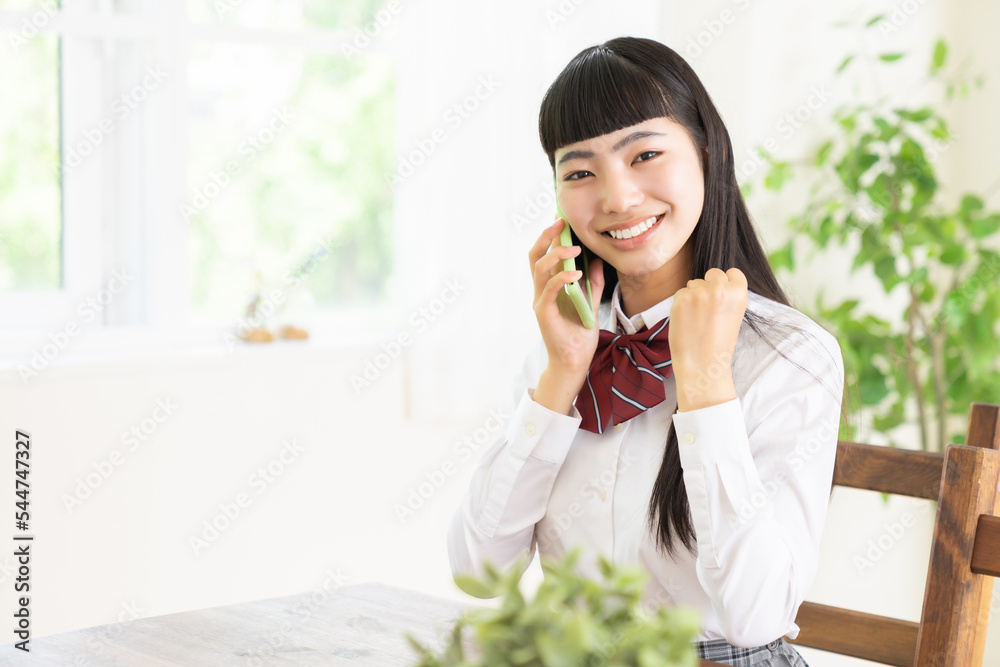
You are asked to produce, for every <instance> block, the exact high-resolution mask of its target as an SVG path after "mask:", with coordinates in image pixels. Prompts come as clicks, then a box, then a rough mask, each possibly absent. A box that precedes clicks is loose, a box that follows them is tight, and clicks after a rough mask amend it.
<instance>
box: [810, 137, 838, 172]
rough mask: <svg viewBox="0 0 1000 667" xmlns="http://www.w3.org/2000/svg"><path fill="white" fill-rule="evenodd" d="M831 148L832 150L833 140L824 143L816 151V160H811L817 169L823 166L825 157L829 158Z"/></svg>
mask: <svg viewBox="0 0 1000 667" xmlns="http://www.w3.org/2000/svg"><path fill="white" fill-rule="evenodd" d="M832 148H833V140H831V139H828V140H827V141H824V142H823V145H821V146H820V147H819V150H818V151H816V158H815V159H814V160H813V164H814V165H816V166H817V167H822V166H823V165H824V164H826V159H827V157H829V155H830V149H832Z"/></svg>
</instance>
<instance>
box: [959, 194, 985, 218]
mask: <svg viewBox="0 0 1000 667" xmlns="http://www.w3.org/2000/svg"><path fill="white" fill-rule="evenodd" d="M981 210H983V200H982V199H980V198H979V197H977V196H976V195H965V196H964V197H962V203H961V204H959V207H958V212H959V215H968V214H969V213H972V212H973V211H981Z"/></svg>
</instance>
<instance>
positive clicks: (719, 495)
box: [448, 287, 844, 647]
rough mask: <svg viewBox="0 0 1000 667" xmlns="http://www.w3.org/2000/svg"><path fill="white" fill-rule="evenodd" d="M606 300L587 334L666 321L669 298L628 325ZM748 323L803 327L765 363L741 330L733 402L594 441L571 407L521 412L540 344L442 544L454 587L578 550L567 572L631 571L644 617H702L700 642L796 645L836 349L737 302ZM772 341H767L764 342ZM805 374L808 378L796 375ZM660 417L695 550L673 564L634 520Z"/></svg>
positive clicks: (831, 452) (831, 428)
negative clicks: (624, 567)
mask: <svg viewBox="0 0 1000 667" xmlns="http://www.w3.org/2000/svg"><path fill="white" fill-rule="evenodd" d="M619 299H620V297H619V290H618V288H617V287H616V289H615V291H614V293H613V295H612V300H611V303H610V304H602V306H601V310H600V314H599V322H600V325H601V327H602V328H603V329H606V330H609V331H614V330H616V327H615V326H613V324H614V322H615V319H614V318H617V321H619V322H621V324H622V328H623V329H624V331H625V333H629V334H631V333H634V332H635V331H636V330H637V329H639V328H641V327H642V326H643V325H647V326H652V325H653V324H655V323H656V322H659V321H660V320H662V319H663V318H664V317H667V316H668V315H669V314H670V305H671V303H672V302H673V297H672V296H671V297H670V298H668V299H666V300H665V301H662V302H660V303H658V304H656V305H655V306H653V307H651V308H649V309H648V310H645V311H643V312H641V313H638V314H637V315H635V316H633V317H632V318H631V319H629V318H627V317H626V316H625V314H624V313H623V312H622V310H621V307H620V300H619ZM747 308H748V310H750V311H752V312H754V313H758V314H760V315H762V316H766V317H768V318H769V322H768V323H765V324H764V327H765V328H764V331H765V333H768V332H769V330H768V328H767V327H768V326H769V325H770V320H775V321H777V323H779V324H784V325H792V326H795V327H797V328H800V329H804V330H805V331H806V332H808V334H811V335H804V334H802V333H798V332H793V333H791V334H785V335H783V336H781V337H779V340H780V342H778V348H779V349H780V350H781V351H782V352H783V353H784V354H785V355H786V356H788V357H789V358H791V359H792V360H793V361H794V362H795V363H794V364H793V363H790V362H789V361H788V360H787V359H785V358H783V357H782V356H781V355H779V354H778V353H777V352H776V351H775V350H774V349H773V348H772V347H770V346H769V345H768V344H767V343H766V342H765V341H764V340H762V339H761V338H760V337H759V336H758V335H757V334H756V333H755V332H754V331H753V330H752V329H751V328H750V327H749V326H748V325H747V324H746V322H744V323H743V324H742V325H741V328H740V333H739V338H738V341H737V345H736V350H735V354H734V357H733V361H732V374H733V381H734V385H735V388H736V396H737V398H735V399H733V400H731V401H727V402H725V403H721V404H718V405H714V406H710V407H707V408H702V409H698V410H691V411H688V412H679V411H677V409H676V408H677V392H676V382H675V378H674V377H673V376H671V377H670V378H668V379H667V380H666V381H665V383H664V384H665V389H666V400H664V401H663V402H662V403H660V404H659V405H656V406H653V407H652V408H650V409H649V410H647V411H645V412H643V413H641V414H639V415H638V416H636V417H634V418H632V419H630V420H628V421H627V422H624V423H622V424H618V425H617V426H615V427H614V428H609V429H607V430H606V431H605V433H604V434H603V435H598V434H596V433H591V432H589V431H585V430H582V429H580V428H579V425H580V422H581V416H580V413H579V412H578V411H577V409H576V407H575V406H574V407H572V408H571V412H570V414H569V415H563V414H558V413H556V412H554V411H552V410H549V409H548V408H545V407H543V406H542V405H540V404H538V403H536V402H535V401H534V400H533V398H532V397H533V394H534V389H535V387H537V382H538V378H539V376H540V375H541V373H542V371H543V370H544V369H545V366H546V365H547V360H548V357H547V353H546V350H545V346H544V344H543V343H542V340H541V336H540V335H539V339H538V344H537V346H536V347H535V348H534V350H533V351H532V352H531V353H530V354H529V355H528V356H527V358H526V360H525V363H524V366H523V368H522V370H521V373H520V375H519V376H518V378H517V379H516V380H515V382H514V387H513V394H512V396H511V403H510V407H509V410H508V414H510V415H511V416H510V417H509V418H508V419H507V422H506V424H505V425H504V427H503V428H502V429H501V433H500V436H499V437H498V439H497V440H496V441H495V442H493V443H492V444H491V445H490V446H489V447H488V448H487V449H486V450H484V452H483V455H482V459H481V460H480V462H479V463H478V466H477V468H476V470H475V471H474V473H473V476H472V481H471V484H470V487H469V489H468V490H467V492H466V493H465V496H464V498H463V500H462V503H461V505H460V506H459V507H458V509H457V511H456V512H455V515H454V518H453V521H452V523H451V525H450V527H449V531H448V554H449V559H450V561H451V568H452V573H453V574H469V575H473V576H478V575H480V574H482V572H483V569H482V566H481V564H482V562H483V561H484V560H486V559H488V560H490V561H491V562H492V563H493V564H494V565H496V566H497V567H499V568H506V567H507V566H508V565H509V564H511V563H512V562H513V560H514V559H515V558H516V556H517V555H518V554H520V553H527V554H528V555H529V556H531V557H533V556H534V553H535V550H536V547H537V549H538V551H539V553H540V554H542V555H548V556H551V557H553V558H561V557H562V556H563V554H564V553H565V552H566V551H568V550H570V549H572V548H573V547H574V546H577V545H581V546H582V547H583V549H582V551H583V553H582V555H581V559H580V561H579V562H578V565H577V567H578V569H579V571H580V572H581V574H583V575H584V576H588V577H591V578H594V579H601V575H600V572H599V570H598V568H597V554H598V553H601V554H603V555H605V557H607V558H608V560H610V561H611V562H613V563H615V564H641V566H642V567H643V568H644V569H645V570H646V571H647V572H648V573H649V574H650V581H649V583H648V584H647V586H646V589H645V591H644V596H643V605H644V606H645V607H646V608H647V609H652V608H653V607H655V606H656V605H660V604H663V605H667V606H673V605H678V604H683V605H688V606H691V607H694V608H695V609H697V610H698V612H699V613H700V614H701V618H702V630H701V632H700V634H699V636H698V639H699V640H711V639H725V640H726V641H728V642H729V643H730V644H733V645H734V646H745V647H751V646H762V645H764V644H767V643H768V642H771V641H773V640H776V639H778V638H780V637H781V636H783V635H787V636H788V637H789V638H792V639H794V638H795V637H796V636H797V635H798V632H799V628H798V626H797V625H796V624H795V622H794V621H795V615H796V613H797V611H798V608H799V605H800V603H801V602H802V600H803V599H804V597H805V595H806V592H807V591H808V589H809V587H810V585H811V584H812V581H813V577H814V575H815V572H816V564H817V560H818V555H819V545H820V536H821V533H822V530H823V524H824V521H825V519H826V511H827V505H828V503H829V498H830V489H831V484H832V479H833V466H834V460H835V455H836V448H837V434H838V430H839V425H840V407H841V396H842V391H843V383H844V369H843V359H842V357H841V351H840V346H839V344H838V343H837V340H836V338H834V336H832V335H831V334H830V333H829V332H827V331H826V330H825V329H823V328H821V327H819V326H818V325H817V324H816V323H815V322H813V321H812V320H811V319H809V318H808V317H807V316H805V315H804V314H802V313H801V312H799V311H797V310H795V309H793V308H790V307H788V306H784V305H782V304H779V303H777V302H775V301H772V300H770V299H767V298H765V297H763V296H760V295H758V294H756V293H754V292H750V294H749V298H748V304H747ZM772 335H773V334H772ZM795 364H798V365H799V366H802V367H804V368H805V369H807V370H808V371H810V372H811V373H812V374H814V375H816V376H817V377H818V378H820V380H821V381H817V379H815V378H814V377H812V375H810V374H809V373H807V372H805V371H803V370H802V369H800V368H798V367H797V366H796V365H795ZM671 418H672V419H673V424H674V428H675V429H676V432H677V438H678V447H679V451H680V460H681V466H682V468H683V471H684V472H683V475H684V484H685V486H686V489H687V496H688V502H689V504H690V508H691V516H692V523H693V527H694V531H695V535H696V538H697V555H696V556H692V554H691V553H690V552H689V551H688V550H687V549H686V548H685V547H684V546H683V545H682V544H680V543H679V542H678V543H677V551H676V552H675V556H674V558H675V559H676V560H672V559H670V558H669V557H667V556H665V555H662V554H661V553H660V552H658V551H657V549H656V546H655V543H654V533H653V532H652V531H650V530H649V529H648V528H647V521H646V513H647V510H648V508H649V503H650V498H651V497H652V491H653V483H654V481H655V480H656V476H657V473H658V472H659V469H660V463H661V461H662V460H663V452H664V449H665V445H666V435H667V428H668V426H669V423H670V420H671Z"/></svg>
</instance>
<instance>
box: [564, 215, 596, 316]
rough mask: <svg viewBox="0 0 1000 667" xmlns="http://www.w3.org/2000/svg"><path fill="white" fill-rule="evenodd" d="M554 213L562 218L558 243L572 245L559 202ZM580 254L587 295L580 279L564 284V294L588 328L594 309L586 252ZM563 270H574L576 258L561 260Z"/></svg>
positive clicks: (569, 231)
mask: <svg viewBox="0 0 1000 667" xmlns="http://www.w3.org/2000/svg"><path fill="white" fill-rule="evenodd" d="M556 214H557V215H558V216H559V217H560V218H562V219H563V221H564V223H563V228H562V232H560V233H559V244H560V245H563V246H566V247H569V246H571V245H573V235H572V234H573V232H572V230H571V229H570V227H569V222H566V216H564V215H563V212H562V209H561V208H560V207H559V203H558V202H556ZM580 256H581V257H583V279H582V280H583V283H584V284H585V285H586V286H587V295H586V296H584V295H583V289H582V288H581V287H580V281H574V282H571V283H568V284H567V285H565V290H566V294H568V295H569V298H570V301H572V302H573V305H574V306H576V312H577V313H579V314H580V321H581V322H583V326H585V327H586V328H588V329H593V328H594V311H593V307H592V306H591V305H590V303H591V298H590V279H589V277H588V276H590V273H589V272H588V269H589V264H590V263H589V261H588V260H587V253H586V252H582V253H580ZM563 271H576V258H575V257H570V258H569V259H564V260H563Z"/></svg>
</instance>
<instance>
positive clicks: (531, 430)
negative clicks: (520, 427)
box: [524, 424, 535, 435]
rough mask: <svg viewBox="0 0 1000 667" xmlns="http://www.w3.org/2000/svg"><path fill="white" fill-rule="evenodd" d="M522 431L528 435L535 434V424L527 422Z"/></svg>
mask: <svg viewBox="0 0 1000 667" xmlns="http://www.w3.org/2000/svg"><path fill="white" fill-rule="evenodd" d="M524 432H525V433H527V434H528V435H535V425H534V424H528V425H527V426H525V427H524Z"/></svg>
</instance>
